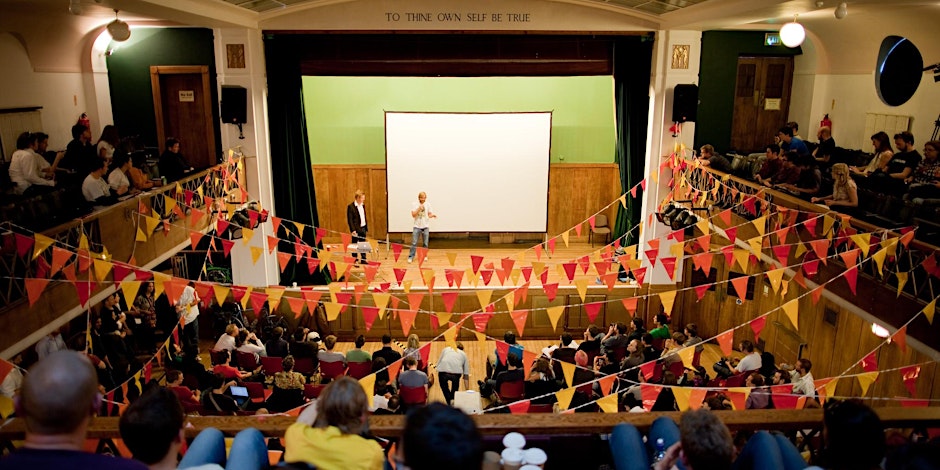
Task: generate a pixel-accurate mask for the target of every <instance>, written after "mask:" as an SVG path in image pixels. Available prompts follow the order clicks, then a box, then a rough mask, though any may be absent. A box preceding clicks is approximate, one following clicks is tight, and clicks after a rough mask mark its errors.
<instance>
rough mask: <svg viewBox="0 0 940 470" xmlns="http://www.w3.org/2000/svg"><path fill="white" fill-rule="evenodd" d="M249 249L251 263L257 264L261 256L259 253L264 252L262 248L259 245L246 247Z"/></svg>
mask: <svg viewBox="0 0 940 470" xmlns="http://www.w3.org/2000/svg"><path fill="white" fill-rule="evenodd" d="M248 248H249V249H250V250H251V263H252V264H258V259H259V258H261V255H262V254H263V253H264V248H261V247H259V246H251V247H248Z"/></svg>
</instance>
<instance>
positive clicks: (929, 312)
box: [924, 299, 937, 325]
mask: <svg viewBox="0 0 940 470" xmlns="http://www.w3.org/2000/svg"><path fill="white" fill-rule="evenodd" d="M936 310H937V299H933V300H931V301H930V303H929V304H927V306H926V307H924V316H925V317H927V321H928V322H930V324H931V325H933V314H934V311H936Z"/></svg>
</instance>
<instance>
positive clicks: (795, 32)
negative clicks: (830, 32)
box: [780, 15, 806, 48]
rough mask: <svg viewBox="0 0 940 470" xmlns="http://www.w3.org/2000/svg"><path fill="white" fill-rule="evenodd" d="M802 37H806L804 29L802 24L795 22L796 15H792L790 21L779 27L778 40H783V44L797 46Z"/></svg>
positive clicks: (790, 46) (791, 46)
mask: <svg viewBox="0 0 940 470" xmlns="http://www.w3.org/2000/svg"><path fill="white" fill-rule="evenodd" d="M804 39H806V30H805V29H803V25H801V24H799V23H797V22H796V15H794V16H793V21H792V22H790V23H787V24H785V25H783V27H782V28H780V40H781V41H783V45H784V46H787V47H789V48H794V47H799V46H800V44H803V40H804Z"/></svg>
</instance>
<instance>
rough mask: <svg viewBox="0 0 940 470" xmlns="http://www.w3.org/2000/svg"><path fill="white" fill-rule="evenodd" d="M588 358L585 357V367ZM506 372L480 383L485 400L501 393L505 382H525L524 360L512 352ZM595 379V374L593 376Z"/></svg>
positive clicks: (508, 357) (508, 358)
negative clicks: (500, 390)
mask: <svg viewBox="0 0 940 470" xmlns="http://www.w3.org/2000/svg"><path fill="white" fill-rule="evenodd" d="M586 362H587V357H586V356H585V365H586ZM506 367H507V368H506V370H504V371H501V372H500V373H498V374H496V378H493V379H487V380H486V382H485V383H483V382H480V395H482V396H483V397H485V398H489V397H492V396H493V394H494V393H499V387H501V386H502V385H503V383H504V382H522V381H523V380H525V371H524V370H522V359H521V358H520V357H519V356H517V355H515V354H514V353H512V352H510V353H509V355H508V356H507V358H506ZM591 377H592V378H593V374H591Z"/></svg>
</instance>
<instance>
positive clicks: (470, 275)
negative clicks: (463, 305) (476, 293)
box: [463, 268, 480, 287]
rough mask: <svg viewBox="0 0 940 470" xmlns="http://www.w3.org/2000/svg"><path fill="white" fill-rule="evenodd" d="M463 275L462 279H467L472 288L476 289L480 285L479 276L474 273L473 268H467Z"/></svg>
mask: <svg viewBox="0 0 940 470" xmlns="http://www.w3.org/2000/svg"><path fill="white" fill-rule="evenodd" d="M463 274H464V279H467V280H469V281H470V282H472V283H473V287H477V286H479V285H480V275H479V274H476V273H474V272H473V268H467V270H466V271H464V273H463Z"/></svg>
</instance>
